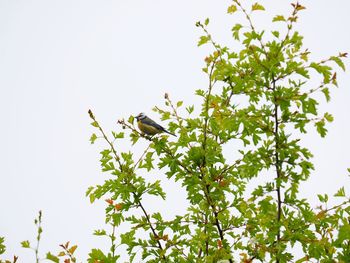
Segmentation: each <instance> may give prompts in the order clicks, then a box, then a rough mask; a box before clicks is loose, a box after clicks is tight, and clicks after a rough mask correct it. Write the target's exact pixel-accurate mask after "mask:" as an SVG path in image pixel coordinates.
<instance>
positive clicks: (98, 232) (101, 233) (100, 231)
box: [94, 229, 107, 236]
mask: <svg viewBox="0 0 350 263" xmlns="http://www.w3.org/2000/svg"><path fill="white" fill-rule="evenodd" d="M106 235H107V232H106V230H104V229H97V230H95V231H94V236H106Z"/></svg>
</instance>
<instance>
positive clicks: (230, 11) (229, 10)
mask: <svg viewBox="0 0 350 263" xmlns="http://www.w3.org/2000/svg"><path fill="white" fill-rule="evenodd" d="M237 10H238V9H237V6H236V5H230V6H229V7H228V8H227V13H228V14H233V13H234V12H236V11H237Z"/></svg>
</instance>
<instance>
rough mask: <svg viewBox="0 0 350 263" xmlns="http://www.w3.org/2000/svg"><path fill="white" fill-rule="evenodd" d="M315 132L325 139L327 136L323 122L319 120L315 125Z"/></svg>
mask: <svg viewBox="0 0 350 263" xmlns="http://www.w3.org/2000/svg"><path fill="white" fill-rule="evenodd" d="M315 126H316V129H317V132H318V133H319V134H320V135H321V137H322V138H323V137H325V136H326V135H327V129H326V128H325V122H324V120H320V121H318V122H316V123H315Z"/></svg>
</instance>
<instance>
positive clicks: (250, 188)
mask: <svg viewBox="0 0 350 263" xmlns="http://www.w3.org/2000/svg"><path fill="white" fill-rule="evenodd" d="M304 9H305V7H304V6H302V5H300V4H299V3H294V4H292V11H291V14H290V15H289V16H284V15H277V16H275V17H273V18H272V22H273V23H279V24H280V23H282V25H283V27H284V29H280V30H273V31H271V32H266V31H263V30H262V31H259V30H258V29H257V28H256V26H255V25H254V22H253V16H254V14H255V12H257V11H259V12H261V11H264V10H265V8H264V6H263V5H261V4H260V3H255V4H253V5H252V6H251V7H250V10H249V11H248V9H247V8H246V7H244V6H243V5H242V3H241V2H240V1H238V0H233V4H232V5H231V6H229V7H228V10H227V11H228V13H229V14H232V15H236V13H238V12H241V13H243V14H244V16H245V18H246V24H238V23H237V24H235V25H233V27H232V37H233V39H234V40H235V41H237V42H238V43H240V44H241V45H242V47H241V49H240V50H232V49H230V48H229V47H225V46H221V45H220V44H218V43H216V42H215V41H214V40H213V37H212V36H211V35H210V34H209V33H208V30H207V27H208V25H209V19H206V20H205V22H204V23H201V22H197V24H196V25H197V26H198V27H199V28H202V29H203V32H204V35H203V36H201V37H200V39H199V42H198V45H199V46H201V45H205V44H210V45H211V46H212V47H213V49H214V51H213V52H212V53H211V54H210V55H209V56H207V57H206V58H205V67H204V68H203V71H204V72H205V74H206V75H207V77H208V87H207V88H206V89H198V90H196V95H198V96H199V97H201V99H202V105H201V107H200V108H199V109H198V108H195V107H194V106H188V107H187V108H185V109H186V111H187V113H186V111H185V110H184V106H183V102H182V101H178V102H176V103H173V102H172V101H171V99H170V97H169V95H168V94H166V95H165V104H166V106H165V108H160V107H156V108H155V109H154V110H155V111H156V112H157V113H159V114H160V116H161V119H162V120H169V130H170V131H171V132H174V133H176V134H177V135H178V138H177V139H176V140H171V139H170V138H169V136H167V135H161V136H154V137H148V136H146V135H144V134H142V133H140V132H139V131H138V130H137V129H136V128H135V126H134V118H133V117H132V116H131V117H130V118H129V119H128V120H124V119H122V120H120V121H119V122H118V123H119V124H120V125H121V126H122V128H123V129H125V131H122V132H112V138H110V137H109V136H107V133H106V132H105V131H104V130H103V129H102V127H101V126H100V124H99V122H98V121H97V120H96V117H95V116H94V114H93V113H92V111H89V115H90V117H91V119H92V121H93V122H92V126H94V127H95V128H96V129H97V130H98V134H99V135H96V134H93V135H92V136H91V139H90V140H91V143H95V141H96V140H98V139H103V140H104V141H105V142H106V143H107V148H106V149H104V150H103V151H101V159H100V162H101V168H102V171H103V172H108V173H109V174H110V177H109V179H107V180H106V181H105V182H104V184H102V185H97V186H94V187H90V188H89V189H88V191H87V196H89V198H90V201H91V202H94V201H95V200H96V199H101V198H104V199H105V200H106V202H107V207H106V223H108V224H109V225H110V226H111V229H112V230H111V233H110V234H108V233H107V232H108V231H106V230H98V231H96V232H95V234H96V235H100V236H107V237H108V238H109V239H110V241H111V247H110V251H109V252H108V253H107V254H105V253H103V252H102V251H101V250H96V249H94V250H93V251H92V252H91V253H90V258H89V262H94V260H99V262H114V261H115V260H116V259H117V258H118V255H117V250H116V248H117V244H119V245H125V247H126V253H127V254H128V255H130V262H132V261H134V260H136V259H139V258H141V259H142V261H147V262H218V261H220V260H221V261H225V262H226V261H227V262H238V261H239V262H252V261H256V262H291V261H292V262H306V261H308V262H311V261H312V260H315V261H317V262H334V261H333V260H335V259H337V260H338V262H348V261H349V259H350V225H349V220H348V219H349V213H350V206H349V197H348V196H346V193H345V191H344V188H342V189H340V190H339V191H338V192H337V193H336V194H335V196H336V197H337V198H339V199H340V200H341V201H340V204H339V205H336V206H334V207H328V205H327V202H328V196H327V195H318V197H319V200H320V206H319V207H318V208H316V209H313V208H312V207H311V205H310V204H309V203H308V201H307V200H305V199H303V198H301V197H300V195H299V186H300V184H301V183H302V182H304V181H306V180H307V179H308V178H309V176H310V174H311V172H312V171H313V169H314V167H313V164H312V162H311V158H312V153H311V152H310V151H309V150H308V149H307V148H305V147H304V146H303V145H302V141H301V139H300V137H301V134H302V133H307V132H308V131H309V130H310V128H312V127H314V128H315V129H316V131H317V132H318V133H319V135H320V136H321V137H324V136H325V135H326V133H327V129H326V124H327V123H328V122H331V121H332V120H333V117H332V115H331V114H329V113H320V112H319V104H320V99H319V97H318V94H323V95H324V96H325V99H326V101H329V100H330V89H331V88H332V87H334V86H337V74H336V71H334V69H333V68H332V64H331V63H332V62H334V63H335V64H336V65H338V66H339V67H340V68H341V69H343V70H344V69H345V68H344V64H343V58H345V57H346V55H347V54H346V53H340V54H338V55H337V56H331V57H329V58H327V59H324V60H321V61H310V51H309V50H308V49H306V48H304V47H303V37H302V36H301V35H300V34H299V33H298V32H297V31H296V30H295V23H296V22H297V19H298V16H299V13H300V11H302V10H304ZM315 81H319V84H318V85H315V84H314V83H315ZM196 110H197V111H199V114H196V113H195V112H196ZM127 136H128V137H129V138H130V142H131V145H132V146H133V149H136V147H139V148H140V147H142V145H144V142H140V140H141V139H142V140H145V141H146V142H148V143H147V147H146V148H145V149H144V150H143V153H142V155H141V157H137V156H136V152H137V151H133V152H130V151H123V150H122V147H121V146H120V145H122V143H120V142H121V141H125V137H127ZM158 170H162V171H165V174H166V176H167V177H168V179H175V181H177V182H178V183H180V184H181V185H182V187H183V188H184V189H186V191H187V199H188V201H189V207H188V208H187V213H185V214H182V215H177V216H175V217H174V218H173V219H172V220H164V219H163V217H164V215H161V214H160V213H158V212H157V211H155V212H150V211H148V210H147V208H146V204H145V202H144V199H145V198H146V197H147V196H150V195H151V196H156V197H158V198H160V199H162V200H166V193H165V191H164V190H163V189H162V187H161V183H160V180H156V179H155V180H154V181H153V182H149V180H145V178H144V177H143V174H144V171H147V172H152V171H158ZM257 178H259V180H257ZM122 224H125V225H128V226H130V228H129V229H130V230H129V231H127V232H125V233H123V234H120V235H118V236H117V237H116V235H115V232H116V228H119V227H120V226H121V225H122ZM298 250H299V251H298ZM120 251H121V252H120V253H122V250H120ZM296 251H297V252H296Z"/></svg>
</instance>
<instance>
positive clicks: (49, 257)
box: [46, 252, 60, 263]
mask: <svg viewBox="0 0 350 263" xmlns="http://www.w3.org/2000/svg"><path fill="white" fill-rule="evenodd" d="M46 259H47V260H51V261H53V262H56V263H59V262H60V259H59V258H58V257H56V256H55V255H53V254H51V253H50V252H48V253H47V254H46Z"/></svg>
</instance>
